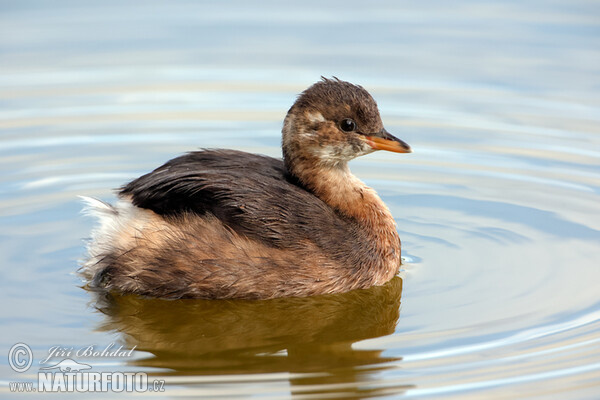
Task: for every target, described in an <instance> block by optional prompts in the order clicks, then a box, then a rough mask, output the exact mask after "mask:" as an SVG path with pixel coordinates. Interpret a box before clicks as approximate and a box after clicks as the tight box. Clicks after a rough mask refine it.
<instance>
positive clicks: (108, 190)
mask: <svg viewBox="0 0 600 400" xmlns="http://www.w3.org/2000/svg"><path fill="white" fill-rule="evenodd" d="M598 15H600V6H599V5H598V4H596V3H594V2H586V1H556V2H551V3H548V2H542V1H521V2H500V1H485V2H480V1H458V2H452V3H448V2H441V1H427V2H421V3H419V4H413V3H411V4H409V3H399V2H395V1H382V2H376V3H361V2H347V1H345V2H341V1H340V2H326V3H323V2H315V1H309V2H306V1H304V2H297V3H292V4H288V5H285V6H283V5H281V4H280V3H279V2H267V3H264V2H263V3H261V4H260V5H256V4H252V5H250V4H248V3H247V2H241V1H237V2H231V3H228V4H227V5H223V4H220V3H219V4H217V3H214V4H213V3H209V2H186V1H172V2H157V1H148V2H144V3H143V4H137V3H126V4H123V2H118V1H107V2H106V1H105V2H95V3H92V2H80V1H54V2H42V1H34V0H32V1H19V2H17V1H12V2H11V1H0V271H1V274H2V275H1V277H2V279H1V280H0V288H1V289H0V300H1V302H2V304H4V307H2V311H1V312H0V328H1V329H0V353H2V354H4V356H2V357H1V358H0V359H1V360H2V361H0V396H3V397H7V398H12V397H16V396H17V394H11V392H10V385H9V383H10V382H16V381H19V382H25V381H36V380H37V373H38V370H39V367H40V365H39V361H40V360H43V359H44V358H45V357H46V356H47V355H48V351H49V349H50V348H51V347H52V346H56V345H61V346H65V347H69V348H73V349H80V348H84V347H86V346H89V345H95V346H97V347H106V346H108V345H110V344H111V343H115V344H116V345H123V346H125V348H128V349H130V348H134V347H135V351H134V352H133V355H132V357H108V358H107V357H96V358H85V357H81V358H76V357H75V358H76V359H77V361H80V362H83V363H88V364H90V365H92V367H93V370H94V371H110V372H114V371H136V372H146V373H149V374H150V375H151V376H152V377H153V379H155V378H156V379H164V380H165V381H166V390H165V392H163V393H154V394H153V395H154V396H156V397H158V398H162V397H164V398H173V397H185V396H194V397H205V398H214V397H216V396H221V397H223V398H243V397H246V396H254V397H267V396H269V397H272V398H288V397H291V396H294V397H298V398H301V399H304V398H323V397H325V396H326V395H327V396H331V397H332V398H348V397H350V398H365V397H389V398H396V397H402V396H403V397H407V398H411V397H424V398H427V397H429V398H431V397H435V398H438V397H447V398H460V399H463V398H467V397H469V396H472V397H473V398H507V397H508V398H514V397H518V398H523V397H536V396H538V397H559V398H596V397H598V396H600V346H599V342H600V339H599V338H600V295H599V292H598V290H597V282H600V270H599V269H598V259H599V257H600V246H599V245H600V217H599V215H600V206H599V204H600V129H599V128H598V127H599V126H600V112H599V111H598V110H599V105H600V96H599V95H598V93H599V92H600V91H599V89H600V68H599V66H600V46H598V40H597V39H598V37H599V34H600V20H599V18H598ZM321 75H324V76H338V77H340V78H342V79H345V80H349V81H351V82H354V83H357V84H361V85H363V86H364V87H365V88H367V89H368V90H369V91H370V92H371V93H372V94H373V96H374V97H375V99H376V100H377V102H378V104H379V107H380V110H381V114H382V118H383V121H384V124H385V126H386V128H387V129H388V130H389V131H390V132H392V133H393V134H394V135H396V136H398V137H400V138H402V139H403V140H405V141H406V142H408V143H409V144H410V145H411V146H412V147H413V149H414V151H415V152H414V153H413V154H410V155H395V154H383V153H375V154H372V155H369V156H366V157H363V158H361V159H358V160H355V161H353V162H352V163H351V168H352V170H353V172H354V173H355V174H356V175H358V176H359V177H360V178H361V179H363V180H364V181H365V182H367V183H368V184H369V185H370V186H372V187H373V188H375V189H376V190H377V191H378V192H379V194H380V195H381V197H382V198H383V200H384V201H385V202H386V203H387V204H388V206H389V207H390V209H391V211H392V213H393V215H394V216H395V218H396V221H397V223H398V229H399V232H400V235H401V237H402V243H403V256H404V257H405V264H404V266H403V269H402V271H401V274H400V277H399V278H398V279H396V280H395V281H393V282H392V283H391V284H389V285H387V286H385V287H383V288H375V289H374V290H370V291H366V292H353V293H350V294H345V295H339V296H333V297H330V298H329V297H326V298H313V299H288V300H285V299H283V300H278V301H272V302H264V303H263V302H258V303H248V302H203V301H200V302H183V303H182V302H161V301H156V300H147V299H139V298H134V297H124V298H119V297H117V298H111V299H105V298H98V297H97V296H95V295H94V294H93V293H90V292H88V291H86V290H84V289H83V288H81V286H82V282H81V279H80V278H79V277H78V276H77V274H76V270H77V268H78V262H79V260H80V259H82V258H83V257H84V255H85V242H84V240H85V238H87V237H89V233H90V231H91V229H92V227H93V224H94V221H93V220H91V219H88V218H86V217H84V216H82V215H81V214H80V209H81V204H80V201H79V200H78V198H77V195H87V196H94V197H98V198H101V199H103V200H107V201H114V199H115V197H114V193H113V189H114V188H116V187H119V186H120V185H121V184H123V183H124V182H127V181H128V180H130V179H133V178H135V177H137V176H139V175H140V174H142V173H145V172H148V171H149V170H151V169H153V168H155V167H157V166H158V165H160V164H161V163H163V162H165V161H167V160H168V159H170V158H172V157H175V156H177V155H179V154H181V153H183V152H186V151H190V150H194V149H197V148H200V147H202V148H211V147H223V148H235V149H239V150H244V151H249V152H257V153H262V154H267V155H271V156H276V157H278V156H280V148H279V142H280V130H281V125H282V120H283V117H284V116H285V113H286V112H287V110H288V108H289V107H290V105H291V104H292V103H293V101H294V99H295V96H296V95H297V94H298V93H299V92H301V91H302V90H304V89H305V88H306V87H308V86H309V85H310V84H312V83H314V82H315V81H317V80H318V79H319V77H320V76H321ZM18 342H22V343H25V344H27V345H28V346H30V348H31V349H32V352H33V358H34V360H33V364H32V367H31V368H30V369H29V370H28V371H26V372H23V373H18V372H15V371H14V370H13V369H12V368H11V367H10V365H9V363H8V358H7V357H6V356H7V355H8V353H9V349H10V348H11V347H12V346H13V345H14V344H15V343H18ZM53 360H54V361H56V362H58V361H60V360H61V358H60V357H58V358H54V359H53ZM63 395H65V394H63ZM90 395H91V394H90ZM111 395H118V393H112V392H108V393H104V394H102V397H105V396H109V397H110V396H111ZM74 396H75V397H77V396H78V395H77V394H74ZM79 396H81V395H79Z"/></svg>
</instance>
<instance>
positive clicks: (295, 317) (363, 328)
mask: <svg viewBox="0 0 600 400" xmlns="http://www.w3.org/2000/svg"><path fill="white" fill-rule="evenodd" d="M401 294H402V279H400V278H399V277H396V278H394V279H392V280H391V281H390V282H388V283H387V284H386V285H384V286H380V287H373V288H370V289H365V290H355V291H352V292H349V293H342V294H334V295H322V296H315V297H307V298H283V299H272V300H262V301H256V300H159V299H147V298H141V297H137V296H132V295H127V296H121V295H111V294H99V295H98V299H97V302H96V306H97V308H98V309H99V310H100V311H101V312H103V313H104V314H105V315H106V321H104V322H103V324H102V325H101V327H100V330H104V331H118V332H121V333H122V334H123V340H124V341H125V343H126V344H127V345H128V346H129V347H133V346H134V345H135V346H137V350H142V351H147V352H150V353H152V354H153V355H154V356H153V357H150V358H146V359H142V360H136V361H135V362H134V363H135V365H139V366H145V367H159V368H168V369H170V370H172V372H171V373H173V374H178V375H181V374H185V375H208V374H211V375H212V374H249V373H267V372H283V371H289V372H317V371H319V372H323V371H325V372H331V371H332V370H336V372H335V373H334V375H337V379H335V378H334V379H333V381H336V382H340V379H339V378H342V376H340V375H343V376H345V378H343V379H342V381H348V380H350V381H352V380H353V379H354V378H353V375H354V374H355V372H354V370H355V367H357V366H362V365H371V364H381V363H384V362H386V361H391V360H396V359H395V358H386V357H383V356H382V354H381V351H380V350H375V351H374V350H355V349H353V348H352V346H351V345H352V343H354V342H357V341H359V340H363V339H369V338H375V337H379V336H384V335H389V334H391V333H393V332H394V329H395V326H396V323H397V322H398V318H399V314H400V297H401ZM380 367H382V366H381V365H379V366H378V368H380ZM360 373H361V374H365V373H366V370H365V369H363V368H361V372H360ZM310 383H316V382H310Z"/></svg>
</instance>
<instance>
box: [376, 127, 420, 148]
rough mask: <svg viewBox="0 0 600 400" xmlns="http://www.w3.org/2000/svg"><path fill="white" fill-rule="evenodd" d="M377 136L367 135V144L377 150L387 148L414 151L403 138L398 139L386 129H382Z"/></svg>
mask: <svg viewBox="0 0 600 400" xmlns="http://www.w3.org/2000/svg"><path fill="white" fill-rule="evenodd" d="M376 135H377V136H367V135H365V139H366V140H367V144H368V145H369V146H371V147H372V148H373V149H375V150H387V151H393V152H394V153H412V149H411V148H410V146H409V145H408V144H406V143H404V142H403V141H402V140H400V139H398V138H397V137H395V136H394V135H392V134H391V133H389V132H388V131H386V130H385V129H382V130H381V132H380V133H377V134H376Z"/></svg>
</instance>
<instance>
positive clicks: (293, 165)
mask: <svg viewBox="0 0 600 400" xmlns="http://www.w3.org/2000/svg"><path fill="white" fill-rule="evenodd" d="M282 148H283V161H281V160H278V159H274V158H271V157H266V156H260V155H255V154H249V153H244V152H239V151H233V150H204V151H198V152H192V153H189V154H186V155H184V156H181V157H178V158H175V159H173V160H171V161H169V162H167V163H166V164H164V165H163V166H161V167H159V168H157V169H156V170H154V171H153V172H151V173H149V174H146V175H144V176H142V177H140V178H138V179H136V180H134V181H132V182H130V183H129V184H127V185H125V186H124V187H123V188H121V190H120V192H119V197H120V201H119V203H117V204H116V205H115V206H111V205H108V204H105V203H102V202H100V201H98V200H94V199H86V200H87V202H88V203H89V205H90V210H91V211H93V212H94V213H95V214H96V215H98V216H100V219H101V225H100V227H99V229H97V230H96V231H94V233H93V235H92V241H91V242H90V245H89V259H88V260H87V261H86V262H85V264H84V265H83V267H82V273H83V275H84V276H85V277H86V278H87V279H89V282H90V286H91V287H96V288H103V289H108V290H115V291H119V292H125V293H137V294H141V295H147V296H152V297H164V298H251V299H264V298H274V297H284V296H309V295H315V294H323V293H336V292H345V291H348V290H352V289H357V288H367V287H370V286H373V285H381V284H383V283H385V282H387V281H389V280H390V279H391V278H392V277H393V276H394V275H395V274H396V273H397V272H398V268H399V266H400V239H399V237H398V233H397V231H396V226H395V223H394V219H393V217H392V215H391V214H390V212H389V210H388V208H387V207H386V206H385V204H384V203H383V202H382V201H381V199H380V198H379V197H378V196H377V193H376V192H375V191H374V190H373V189H371V188H369V187H367V186H366V185H365V184H364V183H362V182H361V181H360V180H359V179H358V178H356V177H355V176H354V175H352V173H351V172H350V170H349V168H348V165H347V163H348V161H350V160H351V159H353V158H355V157H357V156H360V155H364V154H368V153H370V152H373V151H374V150H389V151H395V152H400V153H406V152H410V151H411V150H410V147H409V146H408V145H407V144H406V143H404V142H402V141H400V140H399V139H397V138H395V137H393V136H392V135H390V134H389V133H388V132H386V131H385V129H384V128H383V124H382V122H381V118H380V116H379V111H378V109H377V104H376V103H375V101H374V100H373V98H372V97H371V96H370V95H369V93H368V92H367V91H366V90H364V89H363V88H362V87H360V86H355V85H353V84H350V83H348V82H343V81H340V80H338V79H333V80H329V79H323V80H322V81H320V82H318V83H316V84H314V85H313V86H311V87H310V88H308V89H307V90H306V91H304V92H303V93H302V94H301V95H300V97H299V98H298V100H297V101H296V103H295V104H294V105H293V106H292V108H291V109H290V110H289V112H288V114H287V116H286V118H285V122H284V126H283V138H282Z"/></svg>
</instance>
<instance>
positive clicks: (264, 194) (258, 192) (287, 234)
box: [120, 150, 360, 258]
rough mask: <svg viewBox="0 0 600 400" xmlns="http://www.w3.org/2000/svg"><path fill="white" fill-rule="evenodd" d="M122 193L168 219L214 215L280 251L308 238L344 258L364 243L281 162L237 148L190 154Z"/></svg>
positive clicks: (126, 188)
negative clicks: (359, 243) (192, 215)
mask: <svg viewBox="0 0 600 400" xmlns="http://www.w3.org/2000/svg"><path fill="white" fill-rule="evenodd" d="M120 195H121V196H130V197H131V198H132V201H133V204H135V205H136V206H138V207H141V208H147V209H150V210H152V211H154V212H156V213H158V214H161V215H164V216H177V215H180V214H182V213H190V212H191V213H196V214H199V215H205V214H206V213H212V214H214V215H215V216H217V218H219V219H220V220H221V221H223V223H225V224H226V225H227V226H229V227H230V228H231V229H233V230H234V231H236V232H238V233H240V234H243V235H246V236H248V237H252V238H255V239H258V240H261V241H263V242H267V243H270V244H271V245H273V246H276V247H282V248H290V247H294V246H298V245H301V243H302V241H303V240H310V241H312V242H314V243H315V244H317V245H318V246H319V247H321V248H323V249H324V250H326V251H328V252H329V253H330V254H331V255H332V256H334V257H336V255H338V256H341V258H344V256H343V254H339V253H345V252H347V251H350V250H351V249H349V248H346V246H351V245H352V241H353V240H360V238H358V237H356V236H357V235H358V236H360V231H359V230H357V229H356V225H355V223H354V222H353V221H350V220H347V219H345V218H343V217H342V216H340V215H338V214H337V213H336V212H335V211H334V210H333V209H331V208H330V207H329V206H328V205H327V204H325V203H324V202H323V201H322V200H320V199H319V198H318V197H316V196H315V195H313V194H312V193H310V192H308V191H307V190H306V189H304V188H303V187H301V186H300V185H298V184H297V182H295V181H294V180H293V178H291V177H289V176H288V174H287V173H286V170H285V167H284V165H283V162H282V161H281V160H278V159H275V158H272V157H266V156H260V155H256V154H250V153H245V152H240V151H234V150H205V151H198V152H192V153H189V154H186V155H184V156H181V157H178V158H175V159H173V160H171V161H169V162H167V163H166V164H164V165H163V166H161V167H159V168H157V169H156V170H154V171H153V172H151V173H149V174H146V175H144V176H142V177H140V178H138V179H136V180H134V181H133V182H131V183H129V184H127V185H125V186H124V187H123V188H122V189H121V191H120ZM335 253H338V254H335ZM336 258H337V257H336Z"/></svg>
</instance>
